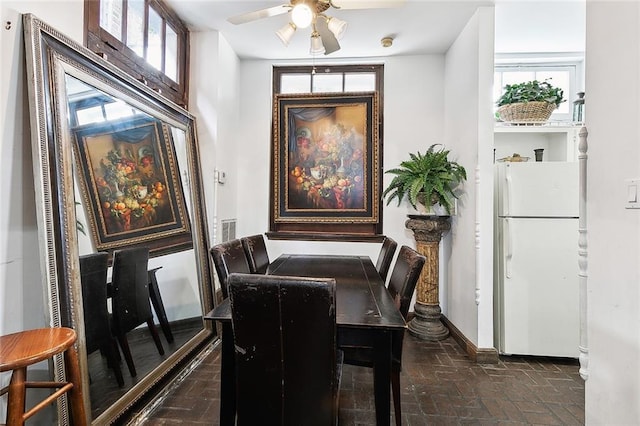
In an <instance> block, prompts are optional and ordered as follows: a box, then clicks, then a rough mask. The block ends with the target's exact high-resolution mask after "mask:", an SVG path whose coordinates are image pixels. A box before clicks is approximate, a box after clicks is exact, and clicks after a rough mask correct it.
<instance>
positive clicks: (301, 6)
mask: <svg viewBox="0 0 640 426" xmlns="http://www.w3.org/2000/svg"><path fill="white" fill-rule="evenodd" d="M291 20H292V21H293V23H294V24H295V26H296V27H298V28H307V27H308V26H309V25H311V21H313V11H312V10H311V8H310V7H309V5H307V4H306V3H298V4H296V5H295V6H294V7H293V9H292V10H291Z"/></svg>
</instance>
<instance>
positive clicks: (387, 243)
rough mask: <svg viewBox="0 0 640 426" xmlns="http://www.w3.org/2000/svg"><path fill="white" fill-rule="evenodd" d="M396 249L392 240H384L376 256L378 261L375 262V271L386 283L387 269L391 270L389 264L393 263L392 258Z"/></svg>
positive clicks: (396, 245)
mask: <svg viewBox="0 0 640 426" xmlns="http://www.w3.org/2000/svg"><path fill="white" fill-rule="evenodd" d="M397 247H398V243H396V242H395V241H394V240H393V239H392V238H389V237H385V238H384V241H383V242H382V247H381V248H380V253H379V254H378V260H377V261H376V269H377V270H378V273H379V274H380V276H381V277H382V280H383V281H384V282H387V275H389V269H390V268H391V262H392V261H393V256H394V255H395V254H396V248H397Z"/></svg>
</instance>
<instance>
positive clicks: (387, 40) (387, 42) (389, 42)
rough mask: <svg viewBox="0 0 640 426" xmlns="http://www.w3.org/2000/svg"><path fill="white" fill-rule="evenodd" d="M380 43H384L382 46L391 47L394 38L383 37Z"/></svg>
mask: <svg viewBox="0 0 640 426" xmlns="http://www.w3.org/2000/svg"><path fill="white" fill-rule="evenodd" d="M380 44H382V47H391V45H392V44H393V39H392V38H391V37H383V38H382V40H380Z"/></svg>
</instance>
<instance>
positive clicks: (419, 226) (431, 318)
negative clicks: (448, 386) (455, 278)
mask: <svg viewBox="0 0 640 426" xmlns="http://www.w3.org/2000/svg"><path fill="white" fill-rule="evenodd" d="M450 219H451V217H449V216H420V215H409V219H408V220H407V221H406V222H405V226H406V227H407V229H410V230H412V231H413V236H414V238H415V239H416V244H417V250H418V252H419V253H420V254H422V255H423V256H425V257H426V258H427V261H426V262H425V264H424V267H423V268H422V273H421V274H420V279H419V281H418V285H417V289H416V304H415V306H414V311H415V317H414V318H413V319H412V320H411V321H410V322H409V333H411V334H412V335H414V336H416V337H418V338H420V339H423V340H432V341H435V340H443V339H446V338H447V336H449V330H448V329H447V328H446V327H445V326H444V325H443V324H442V321H440V315H441V313H442V310H441V309H440V299H439V287H438V284H439V271H438V267H439V264H440V255H439V253H440V252H439V250H440V239H441V238H442V235H443V234H444V233H445V232H447V231H448V230H449V229H451V221H450Z"/></svg>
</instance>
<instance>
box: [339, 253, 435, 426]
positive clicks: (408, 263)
mask: <svg viewBox="0 0 640 426" xmlns="http://www.w3.org/2000/svg"><path fill="white" fill-rule="evenodd" d="M425 261H426V258H425V257H424V256H423V255H421V254H420V253H418V252H417V251H415V250H414V249H412V248H411V247H408V246H402V247H401V248H400V251H399V252H398V258H397V259H396V263H395V265H394V267H393V271H392V272H391V277H390V278H389V285H388V287H387V290H388V291H389V294H391V297H392V298H393V300H394V301H395V304H396V307H397V308H398V310H399V311H400V313H401V314H402V316H403V317H404V319H405V321H406V319H407V315H408V314H409V306H410V305H411V299H412V297H413V292H414V291H415V288H416V284H417V283H418V279H419V278H420V273H421V272H422V267H423V266H424V263H425ZM403 339H404V330H402V331H401V332H396V333H394V334H393V336H392V342H391V345H392V355H391V391H392V393H393V407H394V413H395V418H396V425H398V426H400V425H401V424H402V423H401V410H400V371H401V370H402V343H403ZM340 349H342V351H343V352H344V362H345V364H350V365H358V366H362V367H373V355H374V354H373V351H372V348H371V347H362V346H347V347H345V346H341V348H340Z"/></svg>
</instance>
